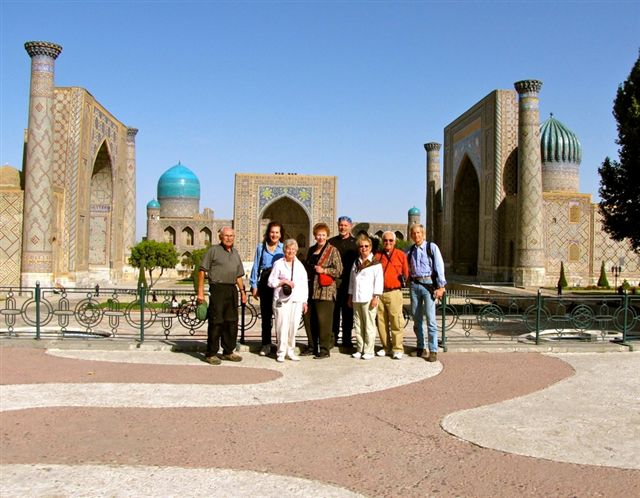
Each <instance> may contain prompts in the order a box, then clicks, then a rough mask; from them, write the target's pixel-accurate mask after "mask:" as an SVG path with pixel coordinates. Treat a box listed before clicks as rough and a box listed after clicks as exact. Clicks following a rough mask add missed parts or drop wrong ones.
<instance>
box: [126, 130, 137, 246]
mask: <svg viewBox="0 0 640 498" xmlns="http://www.w3.org/2000/svg"><path fill="white" fill-rule="evenodd" d="M137 133H138V130H137V129H136V128H127V164H126V171H125V174H124V177H125V180H124V188H125V191H124V214H123V220H124V236H123V244H124V255H125V258H128V257H129V256H130V255H131V247H133V246H134V245H135V243H136V142H135V140H136V134H137Z"/></svg>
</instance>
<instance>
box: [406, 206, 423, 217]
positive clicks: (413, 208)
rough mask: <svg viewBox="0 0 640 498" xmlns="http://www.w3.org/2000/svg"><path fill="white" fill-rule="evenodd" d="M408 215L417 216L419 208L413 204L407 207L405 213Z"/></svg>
mask: <svg viewBox="0 0 640 498" xmlns="http://www.w3.org/2000/svg"><path fill="white" fill-rule="evenodd" d="M407 214H408V215H409V216H418V215H419V214H420V210H419V209H418V208H417V207H415V206H413V207H412V208H411V209H409V212H408V213H407Z"/></svg>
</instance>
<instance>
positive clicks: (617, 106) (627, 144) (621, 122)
mask: <svg viewBox="0 0 640 498" xmlns="http://www.w3.org/2000/svg"><path fill="white" fill-rule="evenodd" d="M613 115H614V117H615V118H616V121H617V123H618V140H616V143H617V144H618V145H619V146H620V148H619V149H618V156H619V159H620V161H619V162H618V161H615V160H612V159H610V158H608V157H607V158H606V159H605V160H604V162H603V163H602V166H600V168H598V173H600V190H599V193H600V197H601V199H602V200H601V202H600V213H601V214H602V218H603V223H604V229H605V231H606V232H607V233H608V234H609V235H610V236H611V238H613V239H614V240H618V241H620V240H623V239H628V240H629V242H630V243H631V247H633V250H634V251H635V252H636V253H640V223H638V220H639V219H640V189H638V185H640V51H639V55H638V59H637V60H636V62H635V64H634V65H633V68H632V69H631V73H630V74H629V77H628V78H627V80H626V81H625V82H624V83H623V84H622V85H620V86H619V87H618V92H617V94H616V98H615V101H614V103H613Z"/></svg>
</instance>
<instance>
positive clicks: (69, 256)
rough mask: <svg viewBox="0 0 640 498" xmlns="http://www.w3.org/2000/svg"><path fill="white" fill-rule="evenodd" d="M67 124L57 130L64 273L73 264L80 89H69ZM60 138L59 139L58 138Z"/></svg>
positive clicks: (69, 269)
mask: <svg viewBox="0 0 640 498" xmlns="http://www.w3.org/2000/svg"><path fill="white" fill-rule="evenodd" d="M69 90H70V91H69V98H68V102H69V104H68V105H69V107H70V109H69V112H68V115H69V126H68V128H67V129H66V133H65V130H60V133H61V134H62V137H64V139H65V141H66V143H67V147H66V150H67V165H66V168H65V169H66V172H67V174H66V175H65V184H64V187H65V205H66V210H65V216H64V238H63V242H62V257H63V258H64V260H65V262H66V265H65V268H64V269H63V271H64V272H70V271H71V272H73V271H75V270H76V266H77V258H76V251H77V238H78V237H77V236H78V233H77V220H78V185H79V170H80V145H81V136H80V133H81V119H82V106H83V103H84V99H83V97H84V94H83V91H82V90H81V89H80V88H72V89H69ZM57 139H58V138H57V137H56V140H57ZM60 140H62V138H61V139H60Z"/></svg>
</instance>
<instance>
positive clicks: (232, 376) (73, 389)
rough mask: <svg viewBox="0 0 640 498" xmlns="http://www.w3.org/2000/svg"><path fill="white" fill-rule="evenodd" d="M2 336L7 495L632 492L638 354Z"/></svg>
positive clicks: (638, 432)
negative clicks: (40, 344)
mask: <svg viewBox="0 0 640 498" xmlns="http://www.w3.org/2000/svg"><path fill="white" fill-rule="evenodd" d="M243 356H244V361H243V362H242V363H239V364H229V363H224V364H223V365H222V366H215V367H214V366H210V365H207V364H205V363H203V362H202V361H201V356H200V355H199V354H198V353H195V352H187V353H175V352H170V351H147V350H132V351H123V350H93V349H84V350H73V349H64V350H63V349H48V350H44V349H36V348H30V347H9V345H7V343H5V344H4V346H3V347H0V428H1V439H0V495H1V496H3V497H4V496H53V495H55V496H205V495H208V496H267V497H271V496H273V497H276V496H277V497H280V498H282V497H286V496H322V497H324V496H327V497H334V496H335V497H342V496H344V497H348V496H516V495H523V496H638V495H640V376H639V375H638V372H640V354H637V353H581V354H551V355H543V354H537V353H486V352H472V353H441V354H440V355H439V359H440V360H441V361H440V362H438V363H435V364H430V363H427V362H425V361H423V360H422V359H419V358H409V357H406V358H404V359H403V360H402V361H393V360H391V359H389V358H375V359H374V360H371V361H362V360H353V359H351V358H350V357H349V356H348V355H342V354H337V353H334V354H332V356H331V358H329V359H327V360H320V361H319V360H313V359H311V358H303V359H302V361H301V362H299V363H295V362H289V361H287V362H286V363H284V364H278V363H276V362H275V361H274V359H273V358H264V357H260V356H258V355H256V354H253V353H249V352H245V353H243Z"/></svg>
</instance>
